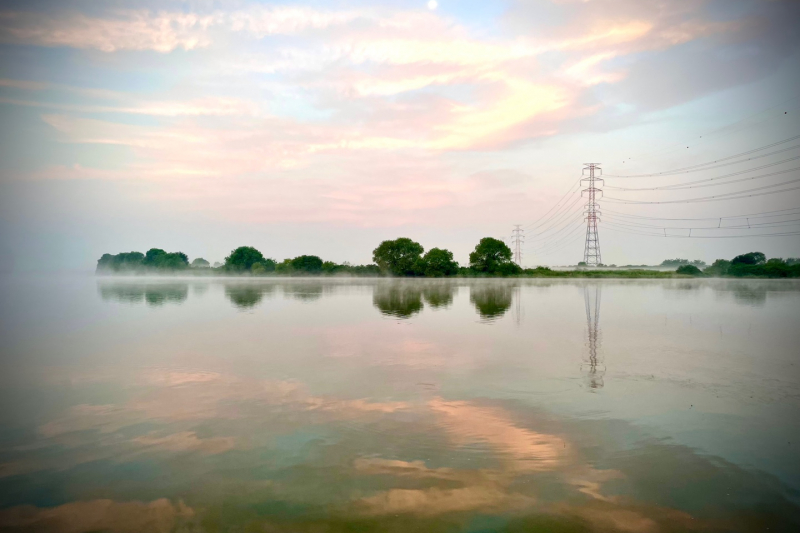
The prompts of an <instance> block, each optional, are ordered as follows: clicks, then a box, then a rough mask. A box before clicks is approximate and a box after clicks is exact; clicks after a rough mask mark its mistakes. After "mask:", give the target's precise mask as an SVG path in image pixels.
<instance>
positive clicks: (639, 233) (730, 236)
mask: <svg viewBox="0 0 800 533" xmlns="http://www.w3.org/2000/svg"><path fill="white" fill-rule="evenodd" d="M606 229H608V230H609V231H616V232H619V233H630V234H632V235H645V236H648V237H660V238H662V239H663V238H667V239H744V238H747V237H787V236H791V235H800V231H792V232H782V233H756V234H749V235H668V234H667V235H664V234H661V233H642V232H638V231H630V230H623V229H617V228H606Z"/></svg>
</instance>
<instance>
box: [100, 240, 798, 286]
mask: <svg viewBox="0 0 800 533" xmlns="http://www.w3.org/2000/svg"><path fill="white" fill-rule="evenodd" d="M512 258H513V254H512V253H511V249H510V248H509V247H508V246H507V245H506V244H505V243H504V242H503V241H501V240H498V239H494V238H492V237H485V238H483V239H481V240H480V242H479V243H478V244H477V245H476V246H475V249H474V250H473V251H472V252H471V253H470V254H469V264H468V265H467V266H461V265H459V264H458V263H457V262H456V261H455V260H454V259H453V253H452V252H451V251H450V250H446V249H444V248H431V249H430V250H428V251H427V252H425V249H424V248H423V247H422V245H420V244H419V243H418V242H415V241H413V240H411V239H409V238H405V237H401V238H399V239H395V240H387V241H383V242H382V243H380V244H379V245H378V247H377V248H375V249H374V250H373V251H372V260H373V263H372V264H368V265H351V264H350V263H341V264H339V263H335V262H333V261H324V260H323V259H322V258H321V257H319V256H316V255H301V256H298V257H295V258H291V259H284V260H283V261H281V262H278V261H276V260H275V259H271V258H269V257H265V256H264V254H263V253H262V252H261V251H259V250H257V249H256V248H254V247H252V246H240V247H239V248H236V249H235V250H233V251H231V253H230V255H229V256H227V257H226V258H225V262H224V263H223V264H219V263H216V264H215V266H213V267H212V266H210V264H209V262H208V261H206V260H205V259H203V258H196V259H194V260H193V261H192V262H191V263H189V258H188V257H187V255H186V254H184V253H182V252H166V251H164V250H162V249H160V248H151V249H150V250H148V251H147V253H144V254H143V253H141V252H127V253H120V254H117V255H112V254H103V256H102V257H101V258H100V259H99V260H98V262H97V272H98V273H111V274H113V273H140V274H158V273H183V274H197V275H249V276H370V277H376V276H395V277H426V278H443V277H528V278H672V277H757V278H797V277H800V259H798V258H789V259H785V260H784V259H781V258H772V259H767V258H766V256H765V255H764V254H763V253H761V252H750V253H747V254H742V255H738V256H736V257H734V258H733V259H732V260H726V259H717V260H716V261H714V263H713V264H711V265H710V266H708V267H705V268H702V267H704V266H705V263H704V262H703V261H700V260H694V261H689V260H687V259H667V260H665V261H664V262H663V263H662V264H661V265H660V266H661V267H672V266H677V267H678V268H677V269H676V270H675V271H672V270H667V271H665V270H653V269H646V268H615V269H606V268H604V267H601V268H588V267H585V266H583V265H580V264H579V266H578V267H577V268H574V269H568V270H556V269H551V268H549V267H543V266H539V267H536V268H522V267H520V266H519V265H517V264H516V263H515V262H514V261H513V260H512ZM701 268H702V269H701Z"/></svg>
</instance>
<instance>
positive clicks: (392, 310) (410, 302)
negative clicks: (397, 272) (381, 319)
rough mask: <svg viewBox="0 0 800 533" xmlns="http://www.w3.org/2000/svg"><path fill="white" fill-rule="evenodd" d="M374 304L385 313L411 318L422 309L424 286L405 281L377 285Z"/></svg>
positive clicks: (373, 294)
mask: <svg viewBox="0 0 800 533" xmlns="http://www.w3.org/2000/svg"><path fill="white" fill-rule="evenodd" d="M372 304H373V305H374V306H375V307H377V308H378V310H379V311H380V312H381V313H383V314H384V315H388V316H394V317H398V318H409V317H411V316H414V315H415V314H417V313H419V312H420V311H422V307H423V304H422V288H421V287H419V286H416V285H411V284H407V283H404V282H392V283H390V284H381V285H378V286H376V287H375V290H374V291H373V293H372Z"/></svg>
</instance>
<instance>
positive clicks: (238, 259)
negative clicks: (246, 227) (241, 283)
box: [225, 246, 264, 272]
mask: <svg viewBox="0 0 800 533" xmlns="http://www.w3.org/2000/svg"><path fill="white" fill-rule="evenodd" d="M263 261H264V256H263V255H262V254H261V252H259V251H258V250H256V249H255V248H253V247H252V246H240V247H238V248H236V249H235V250H233V251H232V252H231V255H229V256H228V257H226V258H225V270H230V271H233V272H244V271H247V270H250V269H251V268H252V267H253V264H254V263H261V262H263Z"/></svg>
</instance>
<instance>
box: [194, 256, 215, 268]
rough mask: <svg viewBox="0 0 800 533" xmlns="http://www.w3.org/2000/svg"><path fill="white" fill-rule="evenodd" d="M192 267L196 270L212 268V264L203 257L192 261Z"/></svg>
mask: <svg viewBox="0 0 800 533" xmlns="http://www.w3.org/2000/svg"><path fill="white" fill-rule="evenodd" d="M192 266H193V267H194V268H208V267H210V266H211V263H209V262H208V261H206V260H205V259H203V258H202V257H198V258H197V259H195V260H194V261H192Z"/></svg>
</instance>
